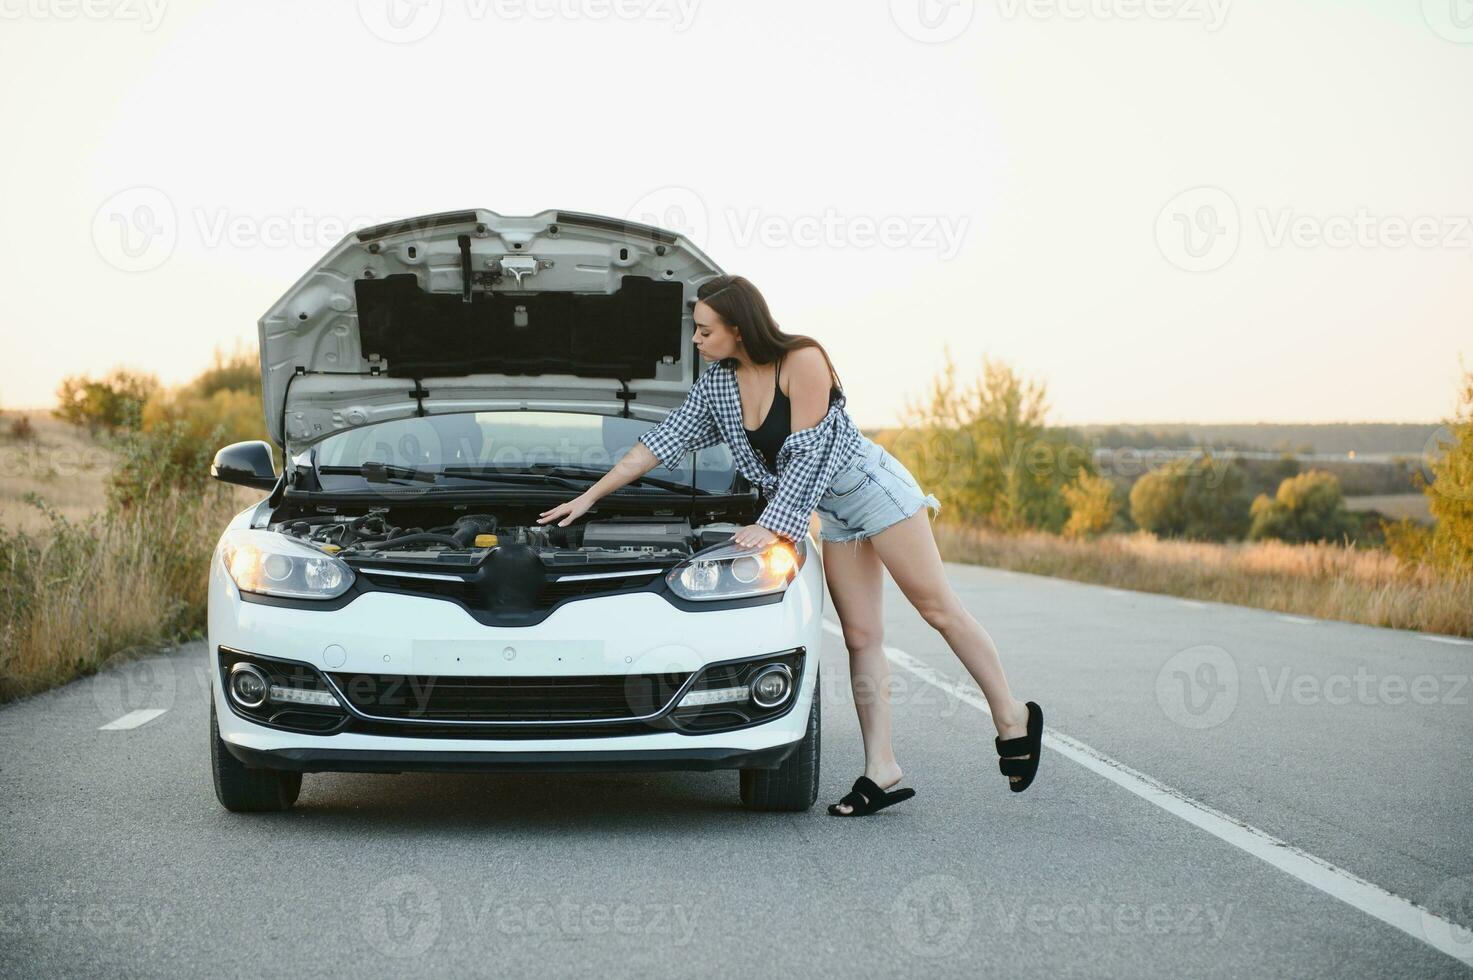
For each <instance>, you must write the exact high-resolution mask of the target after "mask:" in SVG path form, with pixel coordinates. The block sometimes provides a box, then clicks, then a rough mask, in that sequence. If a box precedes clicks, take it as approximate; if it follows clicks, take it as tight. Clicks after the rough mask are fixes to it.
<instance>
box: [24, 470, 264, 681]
mask: <svg viewBox="0 0 1473 980" xmlns="http://www.w3.org/2000/svg"><path fill="white" fill-rule="evenodd" d="M242 506H244V503H243V502H242V501H241V499H240V497H238V496H237V495H236V494H233V493H215V492H211V493H209V494H208V495H206V496H205V497H195V498H191V499H185V498H182V497H178V496H175V497H171V498H169V499H167V500H163V501H157V502H154V503H153V504H151V505H149V506H148V507H146V508H143V509H141V511H140V513H139V515H136V516H134V515H112V516H108V515H103V514H97V515H94V516H92V517H91V518H89V519H88V520H86V521H84V522H82V523H80V524H74V523H71V522H69V521H65V520H60V519H58V520H56V521H55V522H54V523H51V524H48V526H47V527H46V528H45V529H43V530H39V531H36V532H34V533H31V534H25V535H22V534H14V533H6V534H4V535H3V536H0V582H3V585H4V594H3V595H0V613H3V615H4V621H3V623H0V702H3V701H6V700H9V699H11V698H16V697H23V696H25V695H28V694H34V693H36V692H38V691H42V690H45V689H46V688H49V687H54V686H56V685H58V684H64V683H66V682H67V681H70V680H72V679H74V678H76V677H79V676H83V675H85V674H89V673H92V672H93V671H95V670H96V669H97V668H98V667H100V666H102V665H103V664H105V663H108V662H110V661H113V660H115V659H116V658H119V657H127V656H129V655H130V654H133V653H142V652H147V651H149V650H152V649H156V648H157V647H160V646H163V645H166V644H169V643H172V642H177V641H179V640H182V639H185V638H187V637H190V636H194V635H197V634H199V633H200V632H201V631H202V630H203V628H204V620H205V604H206V588H207V583H208V575H207V572H208V562H209V558H210V555H211V554H212V552H213V549H214V545H215V541H216V540H217V539H218V537H219V535H220V531H221V529H222V528H223V527H224V525H225V523H226V522H227V521H228V520H229V518H230V516H231V515H232V514H233V513H234V512H235V511H237V510H239V509H240V508H241V507H242Z"/></svg>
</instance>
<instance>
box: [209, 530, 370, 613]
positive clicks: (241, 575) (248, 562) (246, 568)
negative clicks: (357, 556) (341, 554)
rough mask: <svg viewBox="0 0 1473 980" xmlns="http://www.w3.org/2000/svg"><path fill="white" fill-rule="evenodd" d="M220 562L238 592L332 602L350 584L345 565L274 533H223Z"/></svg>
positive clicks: (351, 577)
mask: <svg viewBox="0 0 1473 980" xmlns="http://www.w3.org/2000/svg"><path fill="white" fill-rule="evenodd" d="M220 560H221V562H223V563H224V565H225V571H226V572H227V573H228V574H229V575H230V578H231V580H233V581H234V582H235V586H236V588H238V589H240V590H241V591H242V592H259V593H260V594H262V595H273V596H281V597H282V598H286V599H336V598H337V597H338V596H340V595H342V594H343V593H344V592H347V591H348V589H349V587H350V586H352V584H353V570H352V569H351V568H349V567H348V566H347V564H346V563H344V562H342V561H339V560H338V559H336V558H333V557H332V556H330V555H324V554H323V553H322V552H320V551H318V550H316V549H315V548H311V547H309V546H307V545H305V544H301V543H300V542H297V541H293V540H292V539H291V538H288V537H285V536H284V535H281V534H277V533H276V532H274V531H259V530H248V529H244V528H240V529H237V530H234V531H227V532H225V537H224V538H223V539H222V540H221V542H220Z"/></svg>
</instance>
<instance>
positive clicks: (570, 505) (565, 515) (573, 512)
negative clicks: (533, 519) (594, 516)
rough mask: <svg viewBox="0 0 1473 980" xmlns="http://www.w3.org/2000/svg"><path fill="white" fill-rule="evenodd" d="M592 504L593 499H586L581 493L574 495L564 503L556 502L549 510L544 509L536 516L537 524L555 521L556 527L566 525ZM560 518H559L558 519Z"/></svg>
mask: <svg viewBox="0 0 1473 980" xmlns="http://www.w3.org/2000/svg"><path fill="white" fill-rule="evenodd" d="M592 506H593V501H591V500H587V499H585V498H584V497H583V495H582V494H579V495H578V496H576V497H574V498H573V499H572V500H569V501H567V502H566V503H561V504H558V505H557V506H556V507H554V508H552V509H551V510H544V511H543V512H542V514H541V516H540V517H538V518H537V523H538V524H546V523H547V522H548V521H557V522H558V527H567V526H568V525H569V524H571V523H573V522H574V521H576V520H577V519H578V518H580V517H582V516H583V515H584V514H586V513H588V508H589V507H592ZM559 518H562V519H561V520H558V519H559Z"/></svg>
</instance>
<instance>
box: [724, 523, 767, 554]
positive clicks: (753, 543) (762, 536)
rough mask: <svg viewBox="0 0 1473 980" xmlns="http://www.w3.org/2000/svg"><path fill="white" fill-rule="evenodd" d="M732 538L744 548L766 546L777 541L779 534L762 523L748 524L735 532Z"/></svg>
mask: <svg viewBox="0 0 1473 980" xmlns="http://www.w3.org/2000/svg"><path fill="white" fill-rule="evenodd" d="M731 539H732V541H734V542H736V544H737V545H738V546H739V547H742V548H765V547H767V546H768V545H770V544H776V543H777V535H776V534H774V533H773V532H772V531H769V530H768V529H767V528H765V527H763V526H762V525H761V524H748V525H747V526H746V527H744V528H742V529H741V530H740V531H738V532H737V533H735V534H733V535H732V536H731Z"/></svg>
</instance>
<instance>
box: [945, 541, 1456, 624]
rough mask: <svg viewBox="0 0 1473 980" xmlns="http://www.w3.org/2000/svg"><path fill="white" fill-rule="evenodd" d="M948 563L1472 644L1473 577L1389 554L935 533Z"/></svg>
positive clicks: (1320, 547) (1266, 545) (1261, 544)
mask: <svg viewBox="0 0 1473 980" xmlns="http://www.w3.org/2000/svg"><path fill="white" fill-rule="evenodd" d="M935 529H936V540H937V543H938V544H939V545H940V548H941V554H942V556H943V557H944V558H946V560H948V561H960V562H970V563H974V564H979V565H990V566H993V567H997V568H1007V569H1011V570H1014V571H1020V572H1031V573H1033V574H1036V575H1051V576H1055V577H1057V578H1066V579H1073V580H1075V581H1078V582H1092V583H1096V584H1099V585H1109V586H1114V587H1117V588H1122V589H1134V590H1137V591H1141V592H1159V593H1163V594H1165V595H1174V596H1180V597H1182V598H1188V599H1206V600H1209V601H1213V602H1228V603H1234V604H1236V605H1242V606H1254V607H1257V608H1260V609H1273V610H1277V611H1279V612H1285V613H1294V614H1298V615H1303V616H1314V617H1317V618H1320V619H1336V620H1343V621H1346V622H1352V623H1365V624H1367V625H1371V626H1390V627H1394V628H1397V629H1409V630H1421V631H1425V632H1429V633H1444V634H1452V635H1456V636H1473V571H1470V572H1469V573H1467V574H1464V575H1462V576H1460V577H1446V576H1438V575H1437V574H1436V573H1434V572H1433V571H1431V570H1430V569H1428V568H1420V569H1417V570H1415V571H1408V570H1406V569H1404V568H1403V567H1401V566H1400V565H1399V564H1398V562H1397V560H1396V559H1395V558H1394V557H1393V556H1392V555H1391V554H1390V553H1388V552H1385V551H1370V550H1356V549H1353V548H1346V547H1342V546H1337V545H1322V544H1317V545H1291V544H1284V543H1282V542H1277V541H1268V542H1258V543H1252V544H1249V543H1238V544H1206V543H1199V542H1188V541H1172V540H1162V539H1158V538H1156V537H1154V536H1153V535H1150V534H1147V533H1145V532H1139V533H1137V534H1130V535H1125V534H1116V535H1106V536H1104V537H1101V538H1097V539H1095V540H1093V541H1070V540H1067V539H1064V538H1059V537H1055V536H1053V535H1050V534H1039V533H1032V534H1020V535H1003V534H998V533H996V532H992V531H988V530H984V529H981V528H973V527H957V526H955V525H949V524H941V523H938V524H936V525H935Z"/></svg>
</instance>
